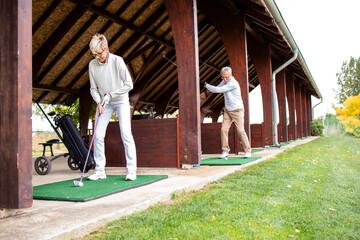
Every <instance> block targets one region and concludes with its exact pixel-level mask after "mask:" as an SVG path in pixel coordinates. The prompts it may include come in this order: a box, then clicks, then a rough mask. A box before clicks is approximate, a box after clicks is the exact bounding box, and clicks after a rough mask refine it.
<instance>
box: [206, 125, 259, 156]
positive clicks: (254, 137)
mask: <svg viewBox="0 0 360 240" xmlns="http://www.w3.org/2000/svg"><path fill="white" fill-rule="evenodd" d="M262 126H263V125H262V124H251V125H250V127H251V130H250V131H251V147H252V148H255V147H264V138H263V127H262ZM220 130H221V123H205V124H202V125H201V143H202V144H201V147H202V148H201V150H202V153H203V154H221V152H222V150H221V135H220ZM235 141H240V138H239V137H238V136H237V132H236V128H235V124H232V125H231V127H230V130H229V146H230V153H237V152H239V151H240V152H243V148H242V146H241V144H239V145H240V148H236V147H235Z"/></svg>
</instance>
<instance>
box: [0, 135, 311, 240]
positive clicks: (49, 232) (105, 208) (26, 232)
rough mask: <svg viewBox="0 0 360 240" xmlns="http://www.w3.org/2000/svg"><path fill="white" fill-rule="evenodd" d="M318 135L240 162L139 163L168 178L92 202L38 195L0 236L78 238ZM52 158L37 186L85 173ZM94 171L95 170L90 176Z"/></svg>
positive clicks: (4, 224)
mask: <svg viewBox="0 0 360 240" xmlns="http://www.w3.org/2000/svg"><path fill="white" fill-rule="evenodd" d="M314 139H316V137H309V138H306V139H305V140H297V141H295V142H292V143H290V144H288V145H286V146H283V147H281V148H273V147H268V148H265V149H264V150H263V151H259V152H256V153H253V156H261V157H262V158H261V159H259V160H257V161H254V162H250V163H247V164H244V165H241V166H201V167H195V168H191V169H188V170H180V169H173V168H139V169H138V175H141V174H165V175H168V178H167V179H165V180H161V181H159V182H155V183H153V184H150V185H147V186H143V187H140V188H135V189H131V190H128V191H124V192H120V193H117V194H114V195H110V196H107V197H104V198H100V199H97V200H93V201H89V202H63V201H44V200H34V204H33V207H31V208H27V209H21V210H19V211H18V212H17V214H16V215H15V216H11V217H7V218H4V219H0V239H8V240H10V239H37V240H42V239H72V238H73V239H79V238H81V237H82V236H85V235H87V234H89V233H90V232H92V231H94V230H96V229H98V228H100V227H102V226H104V225H105V224H106V223H108V222H110V221H113V220H116V219H118V218H120V217H122V216H124V215H129V214H131V213H133V212H135V211H141V210H144V209H146V208H148V207H150V206H152V205H154V204H156V203H158V202H164V201H168V200H170V199H171V196H172V194H173V193H176V192H177V193H179V192H188V191H191V190H197V189H200V188H202V187H204V186H205V185H206V184H209V183H210V182H212V181H215V180H217V179H220V178H222V177H224V176H226V175H228V174H230V173H233V172H235V171H237V170H240V169H242V168H244V167H247V166H249V165H252V164H256V163H258V162H260V161H265V160H267V159H269V158H272V157H274V156H275V155H277V154H278V153H280V152H283V151H285V150H287V149H289V148H293V147H295V146H296V145H300V144H304V143H307V142H309V141H312V140H314ZM216 156H217V155H216ZM208 157H214V155H203V158H208ZM52 163H53V166H52V170H51V172H50V173H49V174H48V175H45V176H40V175H37V173H36V172H35V171H34V175H33V185H34V186H37V185H41V184H45V183H51V182H57V181H62V180H69V179H74V178H78V177H80V175H81V173H80V172H79V171H72V170H70V169H69V167H68V166H67V162H66V160H65V159H63V158H59V159H57V160H55V161H54V162H52ZM91 173H92V171H90V172H89V173H87V174H85V176H88V175H90V174H91ZM106 173H107V174H109V175H115V174H119V175H120V174H121V175H122V174H125V173H126V170H125V168H106ZM85 184H86V182H85Z"/></svg>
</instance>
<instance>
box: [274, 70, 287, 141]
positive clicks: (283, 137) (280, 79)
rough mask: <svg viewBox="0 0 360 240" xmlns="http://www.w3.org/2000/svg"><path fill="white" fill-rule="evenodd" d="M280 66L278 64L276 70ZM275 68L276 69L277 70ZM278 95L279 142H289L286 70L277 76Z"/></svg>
mask: <svg viewBox="0 0 360 240" xmlns="http://www.w3.org/2000/svg"><path fill="white" fill-rule="evenodd" d="M279 65H280V64H277V66H276V68H277V67H278V66H279ZM276 68H274V69H276ZM276 95H277V100H278V109H279V111H278V112H279V118H278V119H279V124H278V137H279V139H278V142H279V143H282V142H287V141H288V130H287V122H286V76H285V70H282V71H280V72H279V73H278V74H277V75H276Z"/></svg>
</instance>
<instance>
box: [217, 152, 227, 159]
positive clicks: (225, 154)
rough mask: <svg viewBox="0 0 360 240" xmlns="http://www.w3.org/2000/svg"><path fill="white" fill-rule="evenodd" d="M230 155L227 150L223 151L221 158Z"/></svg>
mask: <svg viewBox="0 0 360 240" xmlns="http://www.w3.org/2000/svg"><path fill="white" fill-rule="evenodd" d="M227 157H229V154H228V153H227V152H222V154H221V155H220V157H219V158H227Z"/></svg>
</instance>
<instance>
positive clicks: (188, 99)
mask: <svg viewBox="0 0 360 240" xmlns="http://www.w3.org/2000/svg"><path fill="white" fill-rule="evenodd" d="M164 3H165V7H166V9H167V11H168V16H169V19H170V23H171V28H172V33H173V37H174V41H175V50H176V61H177V66H178V79H179V83H178V84H179V98H180V99H179V117H180V119H179V131H180V133H179V134H180V136H179V144H180V163H181V164H200V162H201V156H200V154H201V128H200V124H201V122H200V86H199V85H200V84H199V49H198V31H197V7H196V1H195V0H164Z"/></svg>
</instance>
